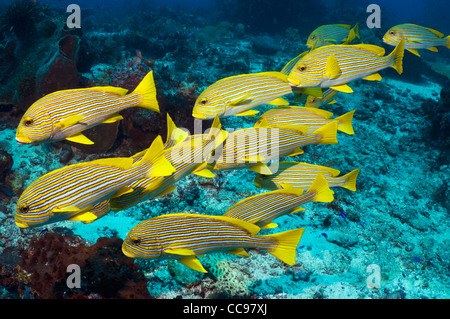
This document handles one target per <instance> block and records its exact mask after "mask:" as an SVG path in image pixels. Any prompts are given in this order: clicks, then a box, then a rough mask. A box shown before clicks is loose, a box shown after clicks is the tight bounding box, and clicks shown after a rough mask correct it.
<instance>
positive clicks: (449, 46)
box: [445, 35, 450, 49]
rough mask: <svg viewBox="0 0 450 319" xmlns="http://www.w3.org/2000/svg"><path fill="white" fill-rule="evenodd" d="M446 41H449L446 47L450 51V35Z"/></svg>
mask: <svg viewBox="0 0 450 319" xmlns="http://www.w3.org/2000/svg"><path fill="white" fill-rule="evenodd" d="M445 39H446V40H447V42H446V44H445V46H446V47H447V48H449V49H450V35H449V36H446V37H445Z"/></svg>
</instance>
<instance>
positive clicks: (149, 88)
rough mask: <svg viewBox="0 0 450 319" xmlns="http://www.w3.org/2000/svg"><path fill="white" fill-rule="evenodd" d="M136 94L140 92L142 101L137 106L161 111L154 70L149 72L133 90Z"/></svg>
mask: <svg viewBox="0 0 450 319" xmlns="http://www.w3.org/2000/svg"><path fill="white" fill-rule="evenodd" d="M133 93H134V94H139V95H140V97H141V98H142V101H141V102H140V103H139V104H137V106H140V107H143V108H146V109H149V110H152V111H155V112H158V113H160V111H159V104H158V100H157V99H156V87H155V80H154V79H153V71H150V72H148V73H147V75H146V76H145V77H144V78H143V79H142V81H141V83H139V84H138V86H137V87H136V89H135V90H134V91H133Z"/></svg>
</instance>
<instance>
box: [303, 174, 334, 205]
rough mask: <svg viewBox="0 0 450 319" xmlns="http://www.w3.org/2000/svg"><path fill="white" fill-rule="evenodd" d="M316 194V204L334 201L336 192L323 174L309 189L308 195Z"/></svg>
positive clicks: (318, 176)
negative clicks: (329, 185)
mask: <svg viewBox="0 0 450 319" xmlns="http://www.w3.org/2000/svg"><path fill="white" fill-rule="evenodd" d="M312 192H315V193H316V194H315V195H314V198H313V200H312V201H314V202H322V203H330V202H332V201H333V200H334V196H333V194H334V192H333V191H332V190H331V189H330V187H328V181H327V180H326V178H325V177H324V176H323V175H322V174H318V175H317V177H316V179H315V180H314V182H313V183H312V184H311V186H310V187H309V189H308V193H312Z"/></svg>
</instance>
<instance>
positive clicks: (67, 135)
mask: <svg viewBox="0 0 450 319" xmlns="http://www.w3.org/2000/svg"><path fill="white" fill-rule="evenodd" d="M127 92H128V90H126V89H123V88H119V87H112V86H105V87H100V86H99V87H92V88H87V89H71V90H62V91H56V92H53V93H50V94H47V95H46V96H44V97H42V98H40V99H39V100H37V101H36V102H34V103H33V104H32V105H31V106H30V107H29V108H28V110H27V111H26V112H25V114H24V115H23V117H22V119H21V120H20V123H19V125H18V127H17V131H16V140H17V142H19V143H20V144H31V143H45V142H54V141H60V140H64V139H66V140H68V141H71V142H75V143H80V144H94V142H92V141H91V140H89V139H88V138H87V137H86V136H85V135H84V134H83V133H82V131H84V130H87V129H89V128H91V127H94V126H97V125H99V124H102V123H114V122H116V121H120V120H121V119H122V116H121V115H120V114H119V112H120V111H122V110H125V109H127V108H130V107H134V106H138V107H142V108H146V109H149V110H152V111H155V112H158V113H159V106H158V101H157V99H156V88H155V83H154V80H153V71H150V72H149V73H148V74H147V75H146V76H145V77H144V79H143V80H142V81H141V83H140V84H139V85H138V86H137V87H136V89H135V90H134V91H133V92H132V93H129V94H127Z"/></svg>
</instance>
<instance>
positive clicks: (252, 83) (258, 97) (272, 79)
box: [192, 72, 292, 120]
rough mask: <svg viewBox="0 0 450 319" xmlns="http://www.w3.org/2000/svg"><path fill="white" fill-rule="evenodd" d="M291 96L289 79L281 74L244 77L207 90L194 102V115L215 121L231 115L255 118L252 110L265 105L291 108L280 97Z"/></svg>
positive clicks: (232, 79) (273, 73) (246, 75)
mask: <svg viewBox="0 0 450 319" xmlns="http://www.w3.org/2000/svg"><path fill="white" fill-rule="evenodd" d="M290 93H292V88H291V87H290V85H289V83H288V81H287V76H286V75H285V74H282V73H281V72H262V73H253V74H241V75H236V76H231V77H227V78H224V79H221V80H219V81H217V82H215V83H213V84H212V85H210V86H209V87H207V88H206V89H205V90H204V91H203V92H202V93H201V94H200V95H199V96H198V98H197V100H196V101H195V105H194V109H193V111H192V116H194V117H195V118H198V119H202V120H203V119H213V118H214V117H215V116H216V115H219V116H220V117H229V116H233V115H234V116H255V115H256V114H258V111H256V110H250V109H251V108H254V107H256V106H259V105H262V104H270V105H288V104H289V103H288V102H287V101H286V100H284V99H283V98H281V97H282V96H284V95H287V94H290Z"/></svg>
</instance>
